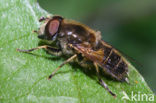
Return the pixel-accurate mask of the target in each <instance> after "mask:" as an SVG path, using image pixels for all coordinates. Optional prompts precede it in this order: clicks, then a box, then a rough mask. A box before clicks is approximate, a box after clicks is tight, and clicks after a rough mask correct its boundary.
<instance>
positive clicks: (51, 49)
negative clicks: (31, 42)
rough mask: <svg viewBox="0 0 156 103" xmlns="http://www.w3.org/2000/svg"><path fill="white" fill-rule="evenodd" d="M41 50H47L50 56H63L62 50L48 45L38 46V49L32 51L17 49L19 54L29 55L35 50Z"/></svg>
mask: <svg viewBox="0 0 156 103" xmlns="http://www.w3.org/2000/svg"><path fill="white" fill-rule="evenodd" d="M39 49H45V50H47V51H48V52H49V53H50V54H53V55H57V56H60V55H61V54H62V52H61V50H60V49H58V48H54V47H50V46H48V45H43V46H38V47H36V48H31V49H28V50H23V49H16V50H17V51H19V52H25V53H29V52H32V51H34V50H39Z"/></svg>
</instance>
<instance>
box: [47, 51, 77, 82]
mask: <svg viewBox="0 0 156 103" xmlns="http://www.w3.org/2000/svg"><path fill="white" fill-rule="evenodd" d="M76 57H77V54H75V55H73V56H72V57H70V58H68V59H67V60H66V61H64V62H63V63H62V64H61V65H60V66H58V67H57V68H56V69H55V70H54V71H53V72H52V73H51V74H50V75H49V77H48V79H51V78H52V77H53V76H54V75H55V73H56V72H57V71H58V70H59V69H60V68H61V67H63V66H64V65H65V64H67V63H68V62H70V61H72V60H73V59H75V58H76Z"/></svg>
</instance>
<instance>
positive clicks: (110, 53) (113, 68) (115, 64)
mask: <svg viewBox="0 0 156 103" xmlns="http://www.w3.org/2000/svg"><path fill="white" fill-rule="evenodd" d="M103 49H104V57H103V61H102V63H101V65H102V67H104V68H105V69H106V70H105V69H104V72H106V73H108V74H110V75H111V76H112V77H114V78H116V79H117V80H120V81H124V79H125V77H126V76H127V72H128V65H127V64H126V62H125V60H124V59H123V57H121V55H120V54H119V53H118V51H117V50H116V49H114V48H112V47H111V46H108V47H107V46H103Z"/></svg>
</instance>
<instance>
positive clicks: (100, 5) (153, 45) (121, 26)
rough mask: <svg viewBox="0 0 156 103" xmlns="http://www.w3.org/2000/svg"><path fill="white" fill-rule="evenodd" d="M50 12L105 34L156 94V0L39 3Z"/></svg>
mask: <svg viewBox="0 0 156 103" xmlns="http://www.w3.org/2000/svg"><path fill="white" fill-rule="evenodd" d="M38 2H39V4H40V6H41V7H42V8H44V9H45V10H47V11H48V12H50V13H52V14H56V15H61V16H63V17H65V18H68V19H73V20H76V21H80V22H82V23H84V24H86V25H89V26H90V27H91V28H93V29H95V30H100V31H101V32H102V36H103V40H105V41H106V42H108V43H110V44H111V45H113V46H114V47H115V48H117V49H119V50H120V51H122V52H123V53H124V54H126V55H128V56H129V57H132V58H134V59H135V60H136V61H138V62H139V63H140V64H142V66H140V65H138V64H137V63H134V62H133V61H132V64H133V65H134V66H135V67H136V68H137V69H138V71H139V72H140V73H141V74H142V75H143V77H144V78H145V81H146V82H147V83H148V85H149V86H150V87H151V89H152V90H153V92H154V93H156V80H155V79H156V68H155V67H156V0H118V1H116V0H38Z"/></svg>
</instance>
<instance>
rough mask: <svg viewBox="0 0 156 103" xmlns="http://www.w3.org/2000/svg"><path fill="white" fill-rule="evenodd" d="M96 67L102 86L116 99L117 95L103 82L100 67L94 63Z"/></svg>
mask: <svg viewBox="0 0 156 103" xmlns="http://www.w3.org/2000/svg"><path fill="white" fill-rule="evenodd" d="M94 66H95V68H96V73H97V76H98V79H99V82H100V84H101V85H102V86H103V87H104V88H105V89H106V90H107V91H108V92H109V93H110V94H111V95H112V96H114V97H116V94H114V93H113V92H112V91H111V90H110V89H109V88H108V86H107V84H106V83H105V82H104V81H103V80H102V78H101V77H100V74H99V67H98V65H97V64H96V63H94Z"/></svg>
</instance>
